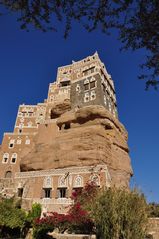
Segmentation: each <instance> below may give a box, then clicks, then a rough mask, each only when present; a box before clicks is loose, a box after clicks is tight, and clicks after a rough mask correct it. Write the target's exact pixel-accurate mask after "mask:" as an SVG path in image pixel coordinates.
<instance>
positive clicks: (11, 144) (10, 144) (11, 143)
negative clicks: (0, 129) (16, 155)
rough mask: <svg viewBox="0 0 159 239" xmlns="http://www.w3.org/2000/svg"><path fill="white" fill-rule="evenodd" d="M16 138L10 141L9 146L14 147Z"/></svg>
mask: <svg viewBox="0 0 159 239" xmlns="http://www.w3.org/2000/svg"><path fill="white" fill-rule="evenodd" d="M14 143H15V139H11V140H10V141H9V148H14Z"/></svg>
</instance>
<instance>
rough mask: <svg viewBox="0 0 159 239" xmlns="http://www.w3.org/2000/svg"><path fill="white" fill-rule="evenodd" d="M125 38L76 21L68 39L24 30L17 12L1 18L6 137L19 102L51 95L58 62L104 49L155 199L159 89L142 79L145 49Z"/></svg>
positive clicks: (158, 190) (140, 175)
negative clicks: (126, 44) (124, 42)
mask: <svg viewBox="0 0 159 239" xmlns="http://www.w3.org/2000/svg"><path fill="white" fill-rule="evenodd" d="M120 46H121V45H120V43H119V41H118V40H117V39H116V37H115V34H113V36H110V37H108V36H106V35H104V34H102V33H101V32H100V31H95V32H93V33H87V32H86V31H85V30H83V29H82V28H81V27H80V26H79V25H74V26H73V29H72V31H71V33H70V36H69V38H68V39H67V40H64V39H63V36H62V29H60V30H59V32H58V33H41V32H38V31H36V30H35V31H31V32H30V33H27V32H24V31H21V30H19V26H18V24H17V23H16V20H15V17H14V16H12V17H11V16H9V15H8V16H6V17H1V18H0V83H1V84H0V108H1V114H0V141H1V140H2V136H3V133H4V132H11V131H12V130H13V127H14V122H15V118H16V113H17V109H18V105H19V104H22V103H26V104H37V103H38V102H42V101H43V100H44V99H45V98H46V97H47V91H48V85H49V83H50V82H53V81H54V80H55V78H56V70H57V67H58V66H61V65H65V64H70V63H71V61H72V60H79V59H82V58H83V57H86V56H88V55H91V54H93V53H94V52H95V51H96V50H97V51H98V53H99V55H100V57H101V59H102V61H103V62H104V63H105V65H106V68H107V70H108V72H109V73H110V74H111V75H112V78H113V80H114V83H115V88H116V94H117V102H118V111H119V118H120V121H121V122H122V123H123V124H124V125H125V127H126V128H127V130H128V133H129V147H130V155H131V159H132V166H133V170H134V176H133V178H132V181H131V184H132V185H136V186H137V187H139V188H140V189H141V190H142V191H143V192H144V193H145V195H146V197H147V199H148V200H149V201H156V202H159V187H158V183H159V173H158V171H159V104H158V103H159V91H157V92H156V91H154V90H149V91H148V92H147V91H145V90H144V88H145V84H144V82H143V81H141V80H138V78H137V75H138V74H139V72H140V70H139V64H140V63H142V60H143V58H144V54H145V52H144V50H140V51H138V52H136V53H133V52H131V51H127V52H122V53H121V52H120V51H119V48H120Z"/></svg>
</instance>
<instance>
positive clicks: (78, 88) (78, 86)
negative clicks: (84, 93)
mask: <svg viewBox="0 0 159 239" xmlns="http://www.w3.org/2000/svg"><path fill="white" fill-rule="evenodd" d="M76 91H77V92H80V85H79V84H77V86H76Z"/></svg>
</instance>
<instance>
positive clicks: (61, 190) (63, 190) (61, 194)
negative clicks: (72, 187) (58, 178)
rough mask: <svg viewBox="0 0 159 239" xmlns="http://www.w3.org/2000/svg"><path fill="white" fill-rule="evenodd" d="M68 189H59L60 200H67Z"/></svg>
mask: <svg viewBox="0 0 159 239" xmlns="http://www.w3.org/2000/svg"><path fill="white" fill-rule="evenodd" d="M66 191H67V188H59V189H58V198H66Z"/></svg>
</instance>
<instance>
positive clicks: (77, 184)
mask: <svg viewBox="0 0 159 239" xmlns="http://www.w3.org/2000/svg"><path fill="white" fill-rule="evenodd" d="M73 187H74V188H80V187H83V177H82V176H80V175H78V176H76V178H75V179H74V184H73Z"/></svg>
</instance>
